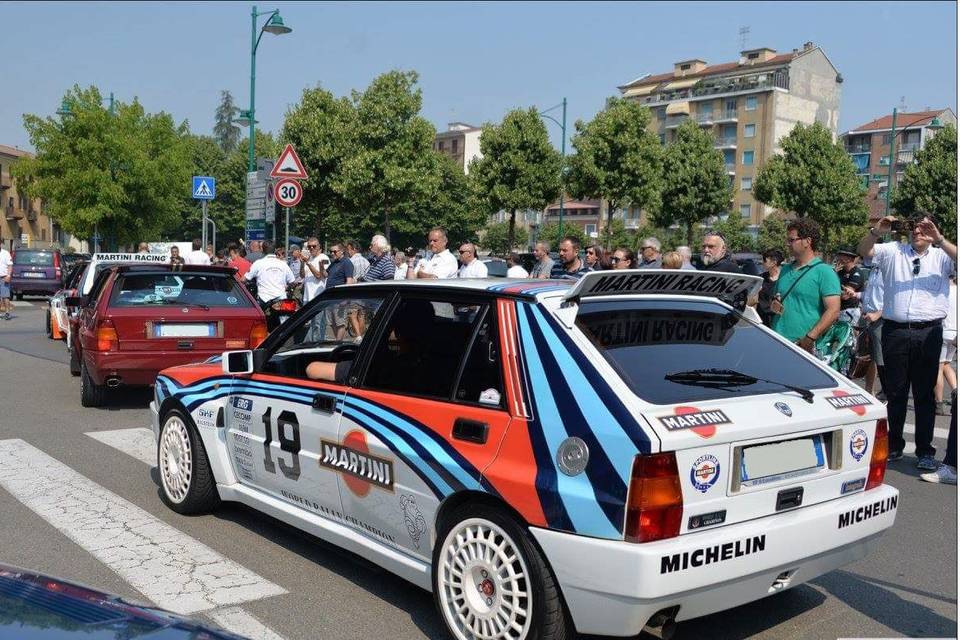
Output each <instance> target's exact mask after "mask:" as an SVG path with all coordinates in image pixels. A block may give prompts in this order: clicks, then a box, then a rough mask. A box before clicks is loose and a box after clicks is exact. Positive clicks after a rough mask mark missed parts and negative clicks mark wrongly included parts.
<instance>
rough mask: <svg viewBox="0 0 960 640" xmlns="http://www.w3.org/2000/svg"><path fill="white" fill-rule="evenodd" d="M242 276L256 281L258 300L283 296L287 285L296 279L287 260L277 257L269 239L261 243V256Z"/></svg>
mask: <svg viewBox="0 0 960 640" xmlns="http://www.w3.org/2000/svg"><path fill="white" fill-rule="evenodd" d="M244 278H246V279H247V280H256V281H257V297H258V298H260V302H270V301H271V300H275V299H276V298H285V297H286V295H287V285H288V284H291V283H293V281H294V280H296V278H294V277H293V271H290V267H289V266H288V265H287V261H286V260H283V259H281V258H279V257H277V254H276V253H275V250H274V246H273V243H272V242H269V241H267V242H264V243H263V257H262V258H260V259H259V260H257V261H256V262H254V263H253V265H252V266H251V267H250V271H247V275H245V276H244Z"/></svg>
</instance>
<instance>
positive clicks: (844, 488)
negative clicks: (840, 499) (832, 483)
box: [840, 478, 867, 496]
mask: <svg viewBox="0 0 960 640" xmlns="http://www.w3.org/2000/svg"><path fill="white" fill-rule="evenodd" d="M866 484H867V479H866V478H860V479H859V480H847V481H846V482H844V483H843V484H842V485H841V486H840V495H842V496H845V495H847V494H848V493H853V492H854V491H860V489H863V487H864V486H865V485H866Z"/></svg>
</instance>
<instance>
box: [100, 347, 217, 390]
mask: <svg viewBox="0 0 960 640" xmlns="http://www.w3.org/2000/svg"><path fill="white" fill-rule="evenodd" d="M222 354H223V350H222V349H217V350H194V351H151V352H149V353H144V352H136V351H108V352H99V351H97V352H90V351H85V352H84V358H85V361H86V363H87V367H88V369H89V371H90V377H91V378H93V381H94V382H95V383H97V384H104V383H105V381H106V380H107V378H110V377H113V376H117V377H119V378H120V384H123V385H131V386H149V385H152V384H153V383H154V381H155V380H156V379H157V374H158V373H160V372H161V371H162V370H164V369H167V368H169V367H177V366H180V365H182V364H194V363H197V362H203V361H204V360H206V359H207V358H209V357H210V356H219V355H222Z"/></svg>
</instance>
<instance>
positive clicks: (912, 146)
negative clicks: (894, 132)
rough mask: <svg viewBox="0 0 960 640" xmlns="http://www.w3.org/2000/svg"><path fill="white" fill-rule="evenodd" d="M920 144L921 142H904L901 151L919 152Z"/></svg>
mask: <svg viewBox="0 0 960 640" xmlns="http://www.w3.org/2000/svg"><path fill="white" fill-rule="evenodd" d="M919 150H920V143H919V142H904V143H903V144H901V145H900V151H919Z"/></svg>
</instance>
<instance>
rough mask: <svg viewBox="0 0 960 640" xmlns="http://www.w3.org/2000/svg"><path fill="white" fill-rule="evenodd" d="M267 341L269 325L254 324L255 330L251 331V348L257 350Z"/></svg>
mask: <svg viewBox="0 0 960 640" xmlns="http://www.w3.org/2000/svg"><path fill="white" fill-rule="evenodd" d="M266 339H267V323H266V322H255V323H253V329H251V330H250V348H251V349H256V348H257V347H259V346H260V344H261V343H262V342H263V341H264V340H266Z"/></svg>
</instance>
